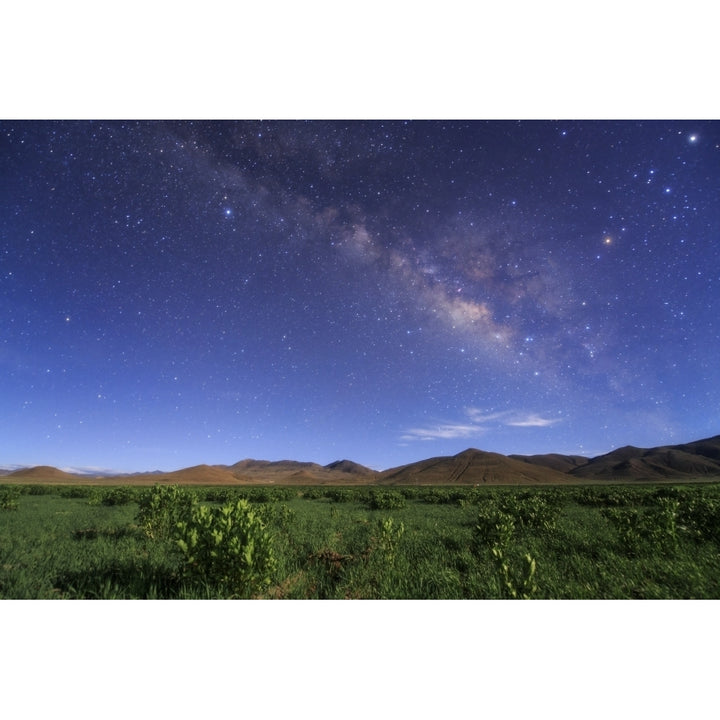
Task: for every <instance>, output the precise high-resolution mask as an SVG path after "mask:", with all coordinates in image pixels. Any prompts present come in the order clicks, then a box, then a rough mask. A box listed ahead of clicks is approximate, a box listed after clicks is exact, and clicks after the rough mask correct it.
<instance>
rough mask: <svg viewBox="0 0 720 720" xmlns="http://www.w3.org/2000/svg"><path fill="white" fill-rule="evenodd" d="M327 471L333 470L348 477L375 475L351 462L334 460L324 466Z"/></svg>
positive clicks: (371, 471)
mask: <svg viewBox="0 0 720 720" xmlns="http://www.w3.org/2000/svg"><path fill="white" fill-rule="evenodd" d="M325 468H326V469H327V470H335V471H336V472H341V473H348V474H350V475H376V474H377V473H376V472H375V471H374V470H371V469H370V468H369V467H365V466H364V465H360V464H359V463H356V462H353V461H352V460H336V461H335V462H332V463H330V464H329V465H325Z"/></svg>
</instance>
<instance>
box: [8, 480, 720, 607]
mask: <svg viewBox="0 0 720 720" xmlns="http://www.w3.org/2000/svg"><path fill="white" fill-rule="evenodd" d="M719 561H720V486H717V485H712V484H706V485H677V486H670V485H666V486H656V487H637V486H634V487H631V486H590V487H556V488H547V487H546V488H522V489H519V488H448V487H444V488H440V487H433V488H428V487H425V488H418V487H415V488H395V489H380V488H367V487H365V488H337V487H334V488H320V487H311V488H292V489H290V488H282V487H272V488H271V487H256V488H181V487H177V486H164V487H160V486H156V487H155V488H138V487H133V488H131V487H114V488H108V487H105V488H99V487H88V486H83V487H58V486H55V487H53V486H46V485H40V484H35V485H28V486H10V485H7V486H0V597H2V598H21V599H30V598H320V599H323V598H337V599H341V598H420V599H422V598H437V599H461V598H476V599H482V598H576V599H581V598H720V573H718V567H719V566H720V565H719Z"/></svg>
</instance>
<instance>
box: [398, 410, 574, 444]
mask: <svg viewBox="0 0 720 720" xmlns="http://www.w3.org/2000/svg"><path fill="white" fill-rule="evenodd" d="M465 415H466V416H467V418H468V419H469V420H470V422H469V423H468V422H457V423H451V422H450V423H440V424H437V425H431V426H429V427H421V428H411V429H409V430H406V431H405V432H404V434H403V435H401V436H400V439H401V440H454V439H457V438H466V437H477V436H479V435H483V434H484V433H486V432H488V431H489V430H492V429H494V428H497V427H500V426H507V427H550V426H551V425H555V424H556V423H559V422H561V418H549V417H543V416H542V415H539V414H538V413H533V412H521V411H516V410H503V411H501V412H489V413H488V412H484V411H483V410H480V409H478V408H466V409H465Z"/></svg>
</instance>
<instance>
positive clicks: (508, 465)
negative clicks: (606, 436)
mask: <svg viewBox="0 0 720 720" xmlns="http://www.w3.org/2000/svg"><path fill="white" fill-rule="evenodd" d="M572 481H573V480H572V478H571V477H569V476H568V475H567V474H565V473H562V472H559V471H557V470H554V469H552V468H550V467H544V466H542V465H536V464H532V463H527V462H522V461H520V460H515V459H513V458H510V457H507V456H505V455H500V454H499V453H491V452H484V451H482V450H476V449H474V448H470V449H468V450H465V451H463V452H461V453H458V454H457V455H453V456H452V457H435V458H430V459H429V460H421V461H420V462H416V463H412V464H410V465H403V466H401V467H398V468H392V469H390V470H386V471H385V472H382V473H380V474H379V477H378V482H379V483H380V484H383V485H444V484H452V485H483V484H490V485H508V484H509V485H527V484H533V485H534V484H547V483H568V482H572Z"/></svg>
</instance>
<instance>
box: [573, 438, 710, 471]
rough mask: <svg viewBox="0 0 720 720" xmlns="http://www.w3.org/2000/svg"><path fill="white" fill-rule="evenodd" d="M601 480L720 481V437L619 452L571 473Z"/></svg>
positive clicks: (619, 449)
mask: <svg viewBox="0 0 720 720" xmlns="http://www.w3.org/2000/svg"><path fill="white" fill-rule="evenodd" d="M570 474H572V475H573V476H574V477H577V478H585V479H591V478H592V479H598V480H611V479H612V480H664V479H671V478H678V479H689V478H708V477H720V435H718V436H715V437H712V438H707V439H705V440H698V441H696V442H692V443H686V444H684V445H668V446H661V447H655V448H637V447H633V446H632V445H627V446H625V447H621V448H618V449H617V450H613V451H612V452H609V453H606V454H605V455H599V456H598V457H595V458H592V459H591V460H590V461H589V462H588V463H586V464H585V465H582V466H580V467H577V468H575V469H573V470H571V471H570Z"/></svg>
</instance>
